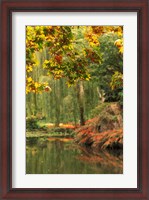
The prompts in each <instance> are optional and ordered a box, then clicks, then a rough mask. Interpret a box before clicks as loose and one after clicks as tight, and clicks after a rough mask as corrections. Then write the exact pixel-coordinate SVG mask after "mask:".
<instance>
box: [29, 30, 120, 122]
mask: <svg viewBox="0 0 149 200" xmlns="http://www.w3.org/2000/svg"><path fill="white" fill-rule="evenodd" d="M26 93H27V102H29V103H28V104H27V105H28V106H27V114H28V115H33V114H34V115H37V114H38V113H42V115H45V116H46V117H47V118H49V119H51V120H52V121H54V122H56V123H57V124H59V123H60V122H61V121H65V120H64V119H62V116H63V114H64V113H65V116H67V117H66V118H69V119H70V120H72V121H75V122H77V121H78V119H80V120H81V121H82V124H83V123H84V117H83V116H84V115H85V116H86V118H89V117H90V116H91V110H92V109H93V108H95V107H96V106H97V104H98V103H99V100H101V99H102V100H103V101H119V102H120V103H121V104H122V94H123V27H122V26H27V27H26ZM41 95H42V98H41ZM77 102H78V104H77ZM30 103H31V104H30ZM53 107H54V108H55V109H53ZM35 110H36V111H35ZM77 113H80V117H79V116H78V114H77Z"/></svg>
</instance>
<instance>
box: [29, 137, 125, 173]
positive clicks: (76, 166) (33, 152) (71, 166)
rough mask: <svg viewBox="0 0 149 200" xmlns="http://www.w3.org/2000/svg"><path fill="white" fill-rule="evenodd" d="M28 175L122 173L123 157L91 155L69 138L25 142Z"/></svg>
mask: <svg viewBox="0 0 149 200" xmlns="http://www.w3.org/2000/svg"><path fill="white" fill-rule="evenodd" d="M26 173H27V174H122V173H123V160H122V154H119V155H118V154H116V155H115V154H113V153H112V154H111V153H109V152H107V151H105V152H98V153H94V152H90V150H89V149H86V148H81V147H80V146H78V145H76V144H75V143H74V142H73V139H71V138H63V139H62V138H48V139H46V140H45V139H36V141H32V140H31V139H29V140H28V142H27V146H26Z"/></svg>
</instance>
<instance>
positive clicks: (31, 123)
mask: <svg viewBox="0 0 149 200" xmlns="http://www.w3.org/2000/svg"><path fill="white" fill-rule="evenodd" d="M37 122H38V119H37V118H36V117H33V116H32V117H30V118H26V130H28V131H33V130H35V129H38V128H39V125H38V124H37Z"/></svg>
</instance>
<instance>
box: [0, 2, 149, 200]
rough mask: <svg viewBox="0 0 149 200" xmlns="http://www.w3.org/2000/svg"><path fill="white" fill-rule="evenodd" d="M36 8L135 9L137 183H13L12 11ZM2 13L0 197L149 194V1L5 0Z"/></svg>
mask: <svg viewBox="0 0 149 200" xmlns="http://www.w3.org/2000/svg"><path fill="white" fill-rule="evenodd" d="M37 11H38V12H137V25H138V28H137V54H138V58H137V63H138V64H137V70H138V77H137V78H138V81H137V109H138V110H137V115H138V116H137V130H138V131H137V188H104V189H103V188H71V189H70V188H59V189H58V188H41V189H39V188H13V187H12V170H11V169H12V145H13V144H12V117H13V116H12V94H13V91H12V40H13V39H12V13H13V12H37ZM1 13H2V14H1V25H2V29H1V30H2V31H1V79H0V80H1V84H0V91H1V107H0V109H1V121H0V127H1V130H2V131H1V166H0V168H1V174H0V175H1V179H0V180H1V199H47V198H48V199H121V198H123V199H143V200H147V199H149V191H148V188H149V181H148V174H149V170H148V152H149V145H148V122H147V120H148V1H147V0H130V1H127V0H122V1H117V0H113V1H111V0H107V1H97V0H95V1H93V2H92V1H83V0H80V1H78V0H77V1H67V0H62V1H60V0H59V1H38V0H36V1H35V0H31V1H17V0H12V1H9V0H3V1H2V2H1ZM130 98H133V97H130Z"/></svg>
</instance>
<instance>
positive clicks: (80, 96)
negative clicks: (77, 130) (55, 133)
mask: <svg viewBox="0 0 149 200" xmlns="http://www.w3.org/2000/svg"><path fill="white" fill-rule="evenodd" d="M76 91H77V99H78V105H79V111H80V125H81V126H83V125H84V124H85V119H84V88H83V83H82V81H78V82H77V85H76Z"/></svg>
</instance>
